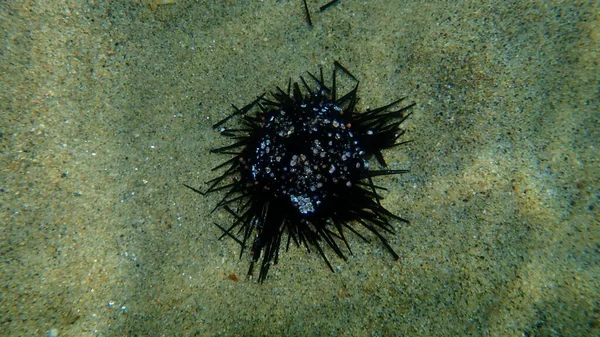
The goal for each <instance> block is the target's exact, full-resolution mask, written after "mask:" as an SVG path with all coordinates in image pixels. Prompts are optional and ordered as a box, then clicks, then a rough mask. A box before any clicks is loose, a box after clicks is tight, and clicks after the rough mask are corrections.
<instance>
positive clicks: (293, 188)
mask: <svg viewBox="0 0 600 337" xmlns="http://www.w3.org/2000/svg"><path fill="white" fill-rule="evenodd" d="M315 100H316V97H315ZM258 117H259V118H260V119H261V120H262V122H261V123H260V126H259V130H257V131H259V132H258V134H260V135H261V136H260V137H257V138H256V140H255V141H254V142H253V144H249V146H248V147H247V148H246V150H245V151H247V153H246V155H245V156H244V158H245V159H246V165H245V167H246V170H247V172H246V176H247V177H248V178H249V179H250V180H251V181H253V184H254V185H255V186H256V187H258V188H261V189H262V190H263V191H265V192H268V193H270V194H271V195H272V196H273V197H274V198H277V199H279V200H282V201H283V200H286V201H289V205H290V206H291V207H292V208H293V209H296V210H297V211H298V212H299V213H300V214H303V215H310V214H312V213H314V212H316V211H318V209H319V208H320V207H322V205H323V204H324V203H327V199H328V198H335V195H336V193H332V191H341V190H343V189H344V188H351V187H352V185H353V183H354V182H356V181H357V180H359V179H360V176H361V172H363V171H364V170H366V166H367V163H366V159H365V152H364V151H363V150H362V149H361V147H360V144H359V142H358V140H357V139H356V137H355V135H354V133H353V132H352V125H351V123H350V122H349V121H348V120H347V119H346V118H344V115H343V109H342V108H341V107H340V106H338V105H336V104H335V103H334V102H332V101H323V100H320V99H319V100H317V101H316V102H310V101H309V102H298V103H296V104H281V106H279V107H278V108H277V107H274V108H273V109H272V110H269V111H267V112H264V113H262V114H261V115H259V116H258Z"/></svg>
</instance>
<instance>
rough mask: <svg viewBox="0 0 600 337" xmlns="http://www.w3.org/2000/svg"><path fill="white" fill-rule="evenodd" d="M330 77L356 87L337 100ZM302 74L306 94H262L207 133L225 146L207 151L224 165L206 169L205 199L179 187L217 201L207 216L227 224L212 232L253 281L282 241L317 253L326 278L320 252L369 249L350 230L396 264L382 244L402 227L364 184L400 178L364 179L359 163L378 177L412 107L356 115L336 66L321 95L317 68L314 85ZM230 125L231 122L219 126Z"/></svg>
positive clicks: (299, 88) (294, 89)
mask: <svg viewBox="0 0 600 337" xmlns="http://www.w3.org/2000/svg"><path fill="white" fill-rule="evenodd" d="M336 70H340V71H342V72H343V73H344V74H345V75H346V76H349V77H350V78H352V79H353V80H354V81H355V85H354V87H353V88H352V89H351V90H350V91H349V92H347V93H345V94H343V95H340V94H339V93H338V92H337V90H338V87H337V85H336ZM308 75H309V76H310V80H311V81H312V82H314V83H315V84H313V85H312V86H311V85H309V84H308V83H307V81H306V80H305V79H304V78H303V77H300V84H299V83H297V82H295V83H292V82H291V80H290V82H289V83H288V86H287V90H282V89H281V88H280V87H277V90H276V91H275V92H273V93H271V97H270V98H268V97H267V96H266V94H263V95H261V96H259V97H258V98H257V99H255V100H254V101H252V102H251V103H250V104H248V105H246V106H244V107H243V108H236V107H235V106H234V109H235V111H234V112H233V113H232V114H231V115H229V116H228V117H226V118H225V119H223V120H221V121H220V122H218V123H216V124H215V125H213V128H215V129H219V130H220V133H221V135H223V136H225V137H228V138H230V139H232V141H233V143H232V144H230V145H227V146H224V147H220V148H217V149H213V150H211V152H212V153H219V154H224V155H230V156H231V158H230V159H229V160H227V161H225V162H223V163H221V164H220V165H218V166H216V167H215V168H214V169H213V171H214V170H224V172H223V174H221V175H220V176H218V177H216V178H214V179H213V180H211V181H209V182H207V183H208V184H209V187H208V189H207V190H206V191H205V192H202V191H200V190H199V189H196V188H193V187H190V186H188V185H185V186H186V187H188V188H190V189H191V190H193V191H195V192H197V193H200V194H202V195H206V194H211V193H216V192H221V193H224V196H223V198H222V199H221V200H220V201H219V202H218V204H217V205H216V206H215V208H214V209H213V212H214V211H215V210H217V209H223V210H225V211H226V212H227V213H229V214H230V215H231V217H232V223H231V224H230V225H229V226H221V225H219V224H216V225H217V226H218V227H219V228H220V229H221V230H222V231H223V235H222V236H221V238H223V237H225V236H229V237H231V238H232V239H233V240H235V241H237V242H238V243H239V244H240V245H241V251H240V258H241V257H242V256H243V253H244V251H246V248H247V247H250V249H251V250H250V253H251V255H252V261H251V262H250V267H249V270H248V275H249V276H252V274H253V270H254V265H255V264H257V263H260V272H259V276H258V280H259V282H262V281H264V279H265V278H266V276H267V274H268V272H269V267H270V266H271V265H272V264H277V261H278V258H279V250H280V247H281V245H282V241H283V240H285V246H286V250H287V249H288V248H289V246H290V243H291V242H293V243H294V244H295V245H296V246H301V245H302V246H304V247H305V248H306V249H307V250H308V251H309V252H310V251H311V250H312V249H314V250H316V251H317V252H318V253H319V255H320V256H321V257H322V258H323V260H324V261H325V263H327V266H328V267H329V269H331V270H332V271H333V267H332V266H331V263H330V262H329V259H328V258H327V255H326V253H325V251H324V247H325V246H328V247H329V248H331V250H333V252H335V254H336V255H337V256H339V257H340V258H342V259H343V260H346V252H348V253H350V254H352V251H351V249H350V245H349V243H348V239H347V234H348V233H352V234H353V235H356V236H357V237H359V238H361V239H362V240H364V241H367V242H368V241H369V240H368V238H367V237H365V236H364V235H362V234H360V233H359V231H358V230H357V229H358V228H359V227H361V226H362V227H364V228H365V229H367V230H368V232H370V233H372V234H373V235H374V236H375V237H377V238H378V239H379V241H380V242H381V243H382V244H383V245H384V246H385V248H386V249H387V250H388V251H389V252H390V253H391V254H392V256H393V257H394V258H395V259H398V254H397V253H396V252H395V251H394V249H393V248H392V247H391V246H390V244H389V243H388V241H387V240H386V238H385V236H384V235H385V234H389V233H393V232H394V230H393V226H392V224H391V221H392V220H398V221H401V222H408V221H407V220H405V219H403V218H401V217H399V216H396V215H394V214H392V213H391V212H390V211H388V210H387V209H385V208H384V207H383V206H382V205H381V203H380V200H381V199H382V197H381V195H380V194H379V191H381V190H385V189H384V188H383V187H381V186H378V185H376V184H375V183H373V179H372V178H374V177H377V176H384V175H394V174H401V173H405V172H407V170H389V169H379V170H373V169H370V168H369V162H368V159H370V158H371V157H375V158H376V159H377V162H378V163H379V165H380V166H381V167H382V168H385V167H386V166H387V165H386V163H385V160H384V158H383V156H382V153H381V151H382V150H383V149H388V148H391V147H395V146H398V145H401V144H404V143H406V142H398V139H399V137H400V136H402V135H403V134H404V130H403V129H401V128H400V125H401V124H402V122H403V121H404V120H405V119H406V118H407V117H408V116H409V115H410V113H408V110H409V109H410V108H411V107H412V106H413V105H414V103H411V104H408V105H404V106H401V107H399V108H396V109H394V107H397V106H398V105H399V104H400V103H401V102H402V101H404V99H405V98H401V99H399V100H396V101H394V102H392V103H390V104H388V105H385V106H382V107H379V108H376V109H369V110H367V111H365V112H363V113H359V112H357V111H356V110H355V107H356V103H357V101H358V98H357V90H358V80H356V78H355V77H354V76H353V75H352V74H351V73H350V72H348V71H347V70H346V69H345V68H344V67H343V66H341V65H340V64H339V63H338V62H335V66H334V69H333V74H332V82H331V85H330V86H328V85H326V84H325V81H324V78H323V71H322V69H321V71H320V74H319V75H320V76H319V77H316V76H315V75H313V74H311V73H308ZM233 119H239V120H240V121H239V122H238V123H237V125H236V126H233V127H230V128H228V127H224V125H226V124H228V123H229V122H230V121H231V120H233ZM284 234H287V237H285V236H286V235H284ZM323 242H324V243H325V244H324V245H323Z"/></svg>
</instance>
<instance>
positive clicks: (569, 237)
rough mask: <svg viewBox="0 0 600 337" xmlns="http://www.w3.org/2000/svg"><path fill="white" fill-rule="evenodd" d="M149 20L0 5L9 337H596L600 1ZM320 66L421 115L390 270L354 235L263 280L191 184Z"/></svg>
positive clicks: (108, 10) (410, 148) (407, 153)
mask: <svg viewBox="0 0 600 337" xmlns="http://www.w3.org/2000/svg"><path fill="white" fill-rule="evenodd" d="M150 2H151V1H146V2H144V1H130V2H114V1H112V2H110V1H89V2H77V1H56V0H53V1H43V2H42V1H40V2H31V1H8V2H3V3H1V4H0V28H1V29H0V32H1V35H0V37H1V38H2V42H3V43H2V46H1V47H0V50H1V52H0V74H2V75H0V76H1V77H2V81H0V111H1V113H2V118H1V119H0V146H1V149H2V152H1V155H0V169H1V173H0V174H1V179H0V205H1V206H2V213H1V218H0V262H1V267H0V287H1V288H0V335H1V336H44V335H46V336H136V335H137V336H218V335H220V336H235V335H237V336H467V335H469V336H597V335H600V300H599V298H600V296H599V295H600V294H599V293H600V289H599V287H600V286H599V282H598V281H597V279H598V275H600V268H599V260H600V252H599V250H600V248H599V247H600V231H599V225H600V223H599V222H600V221H599V217H598V214H599V211H598V210H599V208H600V205H599V199H600V184H599V180H600V177H599V176H600V174H599V171H600V170H599V163H598V158H600V155H599V153H598V152H599V151H598V147H599V146H600V144H599V139H600V137H599V136H600V132H599V131H600V128H599V119H600V113H599V111H600V108H599V105H600V67H599V63H600V23H599V22H600V10H599V8H598V4H597V3H596V2H593V1H592V2H578V1H575V2H573V1H562V2H541V1H531V2H526V3H524V4H514V3H507V2H504V1H488V2H478V3H477V4H476V5H473V4H470V2H467V1H458V2H451V3H445V2H420V1H419V2H411V1H406V2H404V1H352V0H341V1H339V3H337V4H335V5H334V6H332V7H330V8H329V9H328V10H326V11H324V12H322V13H319V11H318V7H319V6H320V5H323V4H324V3H325V2H326V1H321V2H318V1H312V0H310V1H307V3H308V7H309V9H310V11H311V13H312V21H313V26H312V27H309V26H308V25H307V24H306V21H305V16H304V12H303V7H302V3H301V1H296V0H294V1H292V0H290V1H262V2H258V1H245V2H243V1H226V2H220V1H213V2H208V1H191V0H178V1H176V2H175V3H173V4H168V5H160V6H158V7H156V8H153V7H154V6H150ZM123 3H125V4H123ZM334 60H339V61H340V62H341V63H342V64H344V65H345V66H346V67H347V68H348V69H349V70H350V71H351V72H352V73H353V74H354V75H355V76H356V77H357V78H358V79H359V80H360V88H359V93H358V95H359V97H360V99H361V101H360V103H359V108H360V109H363V110H364V109H366V108H367V107H376V106H380V105H383V104H385V103H387V102H389V101H392V100H394V99H396V98H399V97H401V96H404V95H407V96H408V97H409V99H410V100H411V101H415V102H416V103H417V105H416V106H415V107H414V108H413V115H412V116H411V117H410V118H409V119H408V120H407V121H406V122H405V124H404V126H405V128H406V129H407V134H406V137H408V138H410V139H412V140H413V141H412V142H411V143H410V144H409V145H407V146H402V147H398V148H396V149H391V150H387V151H385V153H384V156H385V158H386V160H387V162H388V164H389V166H390V168H392V169H405V168H408V169H410V170H411V172H410V173H408V174H404V175H400V176H394V177H382V178H381V179H377V180H376V181H377V182H378V183H380V184H381V185H383V186H385V187H386V188H387V189H388V191H385V192H384V193H383V194H384V196H385V199H384V200H383V204H384V206H385V207H386V208H388V209H389V210H391V211H392V212H394V213H396V214H398V215H400V216H402V217H404V218H407V219H409V220H410V224H409V225H405V224H402V223H398V224H397V231H396V234H395V235H394V236H392V237H390V243H391V245H392V247H394V249H395V251H396V252H397V253H398V254H399V255H400V260H398V261H394V260H393V259H392V257H391V256H390V255H389V254H388V252H387V251H385V248H384V247H383V246H382V245H381V244H380V243H379V242H378V241H377V240H376V239H373V240H371V241H372V242H371V243H364V242H362V241H361V240H360V239H359V238H357V237H356V236H349V239H350V244H351V247H352V250H353V252H354V255H353V256H351V257H350V258H349V259H348V261H347V262H344V261H342V260H340V259H337V258H336V257H334V254H333V252H331V251H329V252H328V255H329V256H330V258H331V262H332V264H333V266H334V268H335V269H336V272H335V273H331V272H330V270H329V269H328V268H327V266H326V265H325V263H324V262H323V261H322V259H321V258H320V257H319V256H318V255H317V254H315V253H314V252H312V253H311V254H307V253H306V251H305V250H304V249H298V248H295V247H292V248H290V250H289V251H287V252H282V254H281V258H280V261H279V262H280V263H279V264H278V265H277V266H276V267H273V268H271V270H270V272H269V277H268V278H267V280H266V281H265V282H264V283H263V284H258V283H257V282H256V280H250V279H248V278H247V277H246V275H245V273H246V271H247V267H248V263H249V261H250V257H249V256H248V254H247V252H245V253H244V254H243V255H242V258H241V259H240V258H239V246H238V245H237V243H235V242H234V241H233V240H230V239H227V238H225V239H223V240H217V238H218V237H219V236H220V230H219V229H218V228H217V227H216V226H215V225H214V223H215V222H217V223H222V224H226V223H227V222H228V221H231V218H230V217H229V216H228V214H226V213H225V212H221V211H218V212H215V213H212V214H211V213H210V211H211V209H212V208H213V207H214V206H215V205H216V202H217V200H218V199H217V197H215V196H211V197H208V198H203V197H202V196H200V195H197V194H195V193H193V192H191V191H189V190H187V189H186V188H185V187H184V186H183V183H186V184H190V185H192V186H201V185H202V184H203V182H204V181H207V180H209V179H210V178H212V177H215V175H216V174H217V173H216V172H211V171H210V169H211V168H212V167H213V166H215V164H216V163H218V162H220V161H222V160H223V159H225V158H223V157H222V156H218V155H214V154H209V153H208V150H209V149H210V148H214V147H216V146H222V145H224V144H226V142H227V141H226V140H225V139H223V138H222V137H220V136H219V135H218V133H217V132H215V131H213V130H212V129H211V125H212V124H213V123H214V122H215V121H217V120H219V119H221V118H223V117H224V116H226V115H227V114H229V113H231V111H232V110H231V107H230V104H235V105H237V106H242V105H244V104H245V103H247V102H249V101H251V100H252V99H254V98H255V97H256V96H257V95H259V94H261V93H263V92H268V91H271V90H273V89H274V88H275V87H276V86H277V85H280V86H284V85H286V84H287V81H288V79H289V78H294V79H297V78H298V76H300V75H305V74H306V71H311V72H316V71H318V69H319V67H323V68H324V71H325V73H326V74H327V73H328V71H330V70H331V69H332V66H333V61H334ZM233 275H235V277H234V276H233ZM236 278H237V279H238V280H235V279H236Z"/></svg>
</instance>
